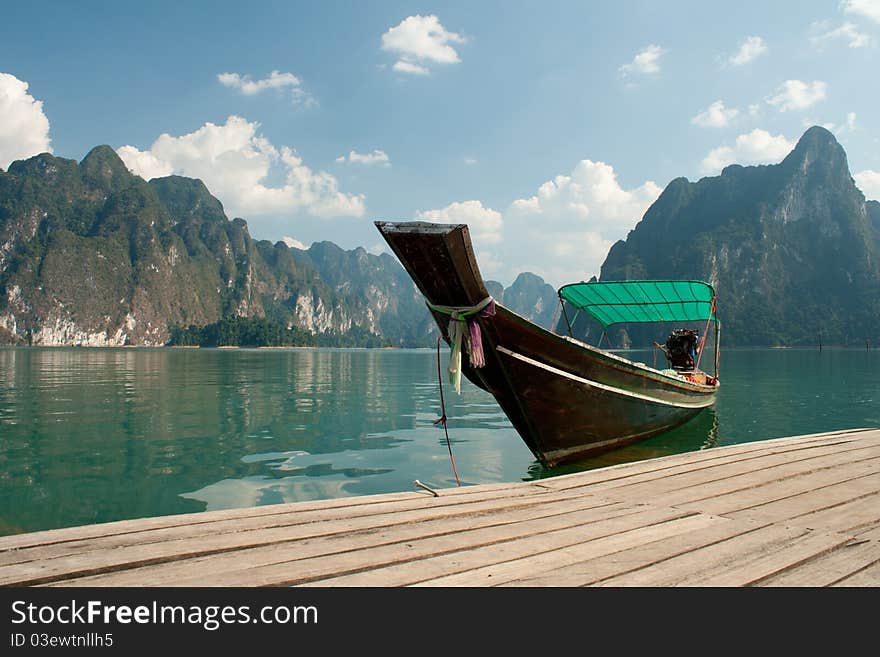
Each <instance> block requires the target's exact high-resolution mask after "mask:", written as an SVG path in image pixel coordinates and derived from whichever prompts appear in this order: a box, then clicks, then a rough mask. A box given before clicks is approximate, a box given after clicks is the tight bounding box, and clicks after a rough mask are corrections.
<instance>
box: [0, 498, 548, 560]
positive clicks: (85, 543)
mask: <svg viewBox="0 0 880 657" xmlns="http://www.w3.org/2000/svg"><path fill="white" fill-rule="evenodd" d="M547 495H548V491H547V490H546V489H542V488H538V487H536V486H521V487H519V488H515V489H501V490H497V489H494V488H493V489H489V490H485V491H475V492H474V494H470V495H451V496H441V497H433V496H426V497H425V496H421V497H416V498H406V499H399V500H391V501H387V502H379V501H377V502H373V503H371V504H361V505H355V506H343V507H338V506H337V507H330V508H324V509H313V508H308V506H307V508H306V509H304V510H295V511H287V512H285V513H272V514H257V515H255V516H253V517H249V516H245V517H241V518H233V519H229V520H225V519H222V520H221V519H218V520H212V521H211V522H201V523H198V524H194V525H174V526H171V527H161V528H158V529H146V530H144V531H130V532H126V533H122V534H109V535H104V536H98V537H95V538H89V539H81V540H67V541H63V542H51V543H49V544H47V545H34V546H28V547H22V548H18V549H16V550H7V551H6V552H0V566H4V565H11V564H15V563H25V562H28V561H37V560H40V559H44V560H45V559H52V558H57V557H63V556H72V555H76V554H82V553H85V552H91V551H98V550H106V549H116V548H121V547H126V546H134V545H139V544H148V543H159V542H163V541H177V540H182V539H194V538H205V537H208V536H211V535H214V534H228V533H236V534H241V533H242V532H245V531H252V530H259V529H273V528H280V527H292V526H295V525H303V524H308V523H316V522H331V521H334V520H351V519H353V518H366V517H370V516H384V515H387V514H389V513H403V512H407V511H416V510H420V509H424V510H428V511H430V513H431V515H432V517H443V516H445V515H447V514H449V513H453V514H455V513H468V512H469V508H471V506H472V505H475V504H483V503H485V502H487V501H491V500H497V501H498V504H499V507H505V506H509V504H510V502H511V501H515V500H526V499H529V500H534V501H536V502H537V501H539V500H538V498H537V497H535V496H545V497H546V496H547ZM523 503H528V502H523ZM383 521H384V519H383V518H376V519H375V524H376V526H382V524H383ZM242 542H243V543H244V539H243V541H242Z"/></svg>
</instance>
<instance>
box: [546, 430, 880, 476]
mask: <svg viewBox="0 0 880 657" xmlns="http://www.w3.org/2000/svg"><path fill="white" fill-rule="evenodd" d="M878 437H880V430H878V429H857V430H854V431H840V432H830V433H821V434H811V435H809V436H803V437H801V436H793V437H787V438H776V439H772V440H762V441H753V442H748V443H741V444H737V445H726V446H723V447H713V448H711V449H705V450H700V451H698V452H686V453H681V454H670V455H669V456H662V457H658V458H653V459H646V460H643V461H636V462H633V463H621V464H618V465H613V466H608V467H604V468H598V469H596V470H589V471H586V472H576V473H571V474H567V475H560V476H558V477H552V478H549V479H542V480H541V481H542V482H543V483H544V485H546V486H548V487H552V488H570V487H579V486H595V485H597V484H601V483H604V482H613V481H615V480H623V479H627V478H631V477H636V476H639V475H647V476H649V477H652V476H653V478H656V476H660V477H662V476H665V475H666V474H672V473H674V472H675V471H676V469H683V470H688V469H691V470H692V469H696V468H700V467H702V466H704V465H707V466H712V465H714V464H716V463H717V464H723V463H727V462H731V461H740V462H744V461H747V460H748V459H750V458H752V457H762V456H766V455H768V454H777V453H787V452H797V451H799V450H802V449H810V448H813V447H822V446H840V445H845V444H849V443H855V442H862V443H864V444H877V439H878ZM655 475H656V476H655ZM631 481H635V479H631Z"/></svg>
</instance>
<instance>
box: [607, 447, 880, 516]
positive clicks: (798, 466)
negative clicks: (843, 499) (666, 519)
mask: <svg viewBox="0 0 880 657" xmlns="http://www.w3.org/2000/svg"><path fill="white" fill-rule="evenodd" d="M872 458H873V459H878V458H880V445H857V446H855V447H853V446H850V445H847V446H845V447H844V448H843V449H841V448H840V447H839V446H837V445H832V446H824V445H823V446H822V447H818V448H814V449H810V450H799V451H798V452H797V454H791V453H788V452H786V453H782V454H779V453H772V454H768V455H766V456H760V457H755V458H752V459H749V460H748V461H734V462H731V463H724V464H722V465H714V466H711V467H706V468H701V469H695V470H687V469H685V470H683V471H682V472H679V473H676V474H672V475H669V476H667V477H664V478H663V479H656V480H650V481H644V482H638V483H626V484H623V485H617V486H614V487H608V486H591V487H590V492H594V493H599V492H601V493H603V494H609V495H611V494H613V495H614V497H615V498H616V499H639V498H643V497H644V496H645V495H652V496H654V495H662V494H666V493H677V492H681V491H684V492H685V493H687V494H688V495H689V496H690V497H687V498H685V499H689V500H699V499H702V498H703V497H702V496H700V493H701V492H702V491H703V490H704V488H703V487H704V486H706V485H709V484H718V483H719V482H726V481H728V480H731V479H732V480H736V479H740V480H742V479H743V478H745V477H748V478H749V480H750V481H751V480H753V479H754V478H758V479H757V480H764V481H768V480H771V479H784V478H786V477H791V476H798V475H800V474H803V473H804V472H813V471H815V470H818V469H822V468H828V467H833V466H835V465H842V464H848V463H854V462H859V461H864V460H868V459H872ZM720 485H722V486H723V485H724V484H723V483H721V484H720ZM697 487H699V488H697ZM695 493H696V494H695ZM671 499H675V498H674V497H672V498H670V501H667V502H666V503H667V504H668V503H672V502H671Z"/></svg>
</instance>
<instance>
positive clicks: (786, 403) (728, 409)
mask: <svg viewBox="0 0 880 657" xmlns="http://www.w3.org/2000/svg"><path fill="white" fill-rule="evenodd" d="M446 354H447V352H446V350H445V348H444V351H443V362H444V367H445V363H446ZM628 356H629V357H630V358H633V359H634V360H643V361H645V362H651V361H650V360H649V359H650V358H651V353H650V352H643V353H638V352H630V354H628ZM436 367H437V365H436V354H435V352H434V351H433V350H427V349H425V350H357V349H352V350H344V349H326V350H314V349H240V350H238V349H236V350H224V349H220V350H211V349H26V348H7V349H0V535H4V534H13V533H17V532H24V531H35V530H40V529H49V528H55V527H64V526H69V525H80V524H88V523H95V522H104V521H109V520H120V519H125V518H139V517H146V516H157V515H167V514H174V513H186V512H193V511H204V510H215V509H223V508H232V507H249V506H256V505H263V504H274V503H278V502H293V501H302V500H311V499H319V498H332V497H341V496H349V495H367V494H371V493H384V492H397V491H405V490H413V489H414V486H413V481H414V480H416V479H418V480H420V481H422V482H424V483H426V484H427V485H430V486H434V487H445V486H454V485H455V479H454V476H453V473H452V468H451V465H450V462H449V455H448V451H447V447H446V442H445V438H444V434H443V430H442V429H440V428H438V427H435V426H434V425H433V422H434V420H436V419H437V418H438V416H439V406H440V404H439V393H438V387H437V371H436ZM878 373H880V350H871V351H866V350H864V349H862V350H857V349H853V350H845V349H828V348H826V349H825V350H823V351H822V352H819V351H818V350H815V349H810V350H807V349H804V350H778V349H776V350H733V349H728V350H727V351H722V358H721V367H720V375H721V381H722V387H721V390H720V391H719V395H718V403H717V405H716V407H715V408H714V409H709V410H707V411H704V412H703V413H702V414H701V415H700V416H698V417H697V418H696V419H694V420H692V421H691V422H689V423H688V424H687V425H685V426H683V427H681V428H679V429H677V430H675V431H672V432H669V433H667V434H664V435H661V436H657V437H655V438H652V439H650V440H647V441H645V442H642V443H640V444H638V445H635V446H632V447H628V448H625V449H621V450H618V451H616V452H613V453H610V454H607V455H605V456H602V457H598V458H593V459H589V460H585V461H583V462H580V463H577V464H574V465H568V466H565V467H563V468H558V469H555V470H547V469H545V468H543V467H542V466H541V465H540V464H539V463H538V462H537V461H536V460H535V459H534V457H533V456H532V455H531V453H530V452H529V451H528V449H526V447H525V445H524V444H523V442H522V440H521V439H520V438H519V436H518V435H517V433H516V432H515V431H514V430H513V428H512V427H511V425H510V423H509V422H508V420H507V418H506V417H505V416H504V414H503V413H502V412H501V411H500V409H499V408H498V406H497V404H496V403H495V401H494V399H493V398H492V397H491V396H490V395H488V394H487V393H485V392H483V391H481V390H479V389H478V388H476V387H474V386H473V385H471V384H470V383H468V382H467V381H464V382H463V383H462V394H461V396H457V395H455V394H454V393H453V392H452V391H451V389H450V387H449V386H448V385H444V393H445V395H446V403H447V414H448V416H449V434H450V438H451V439H452V442H453V452H454V455H455V460H456V465H457V467H458V472H459V475H460V477H461V479H462V482H463V483H464V484H479V483H490V482H503V481H521V480H531V479H537V478H543V477H548V476H554V475H556V474H563V473H568V472H573V471H577V470H583V469H589V468H595V467H601V466H604V465H610V464H614V463H621V462H625V461H632V460H639V459H645V458H651V457H654V456H662V455H666V454H672V453H678V452H686V451H693V450H699V449H706V448H711V447H714V446H718V445H729V444H733V443H741V442H748V441H755V440H762V439H766V438H776V437H780V436H786V435H796V434H804V433H815V432H820V431H830V430H835V429H846V428H855V427H866V426H875V427H876V426H880V376H878Z"/></svg>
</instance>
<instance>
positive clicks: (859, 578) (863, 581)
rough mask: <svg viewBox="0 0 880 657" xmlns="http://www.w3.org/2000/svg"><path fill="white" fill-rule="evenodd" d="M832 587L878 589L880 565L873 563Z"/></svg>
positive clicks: (879, 584)
mask: <svg viewBox="0 0 880 657" xmlns="http://www.w3.org/2000/svg"><path fill="white" fill-rule="evenodd" d="M832 586H865V587H872V588H876V587H878V586H880V563H873V564H871V565H870V566H868V567H867V568H863V569H862V570H860V571H859V572H857V573H854V574H852V575H850V576H849V577H845V578H844V579H842V580H840V581H838V582H835V583H834V584H832Z"/></svg>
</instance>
